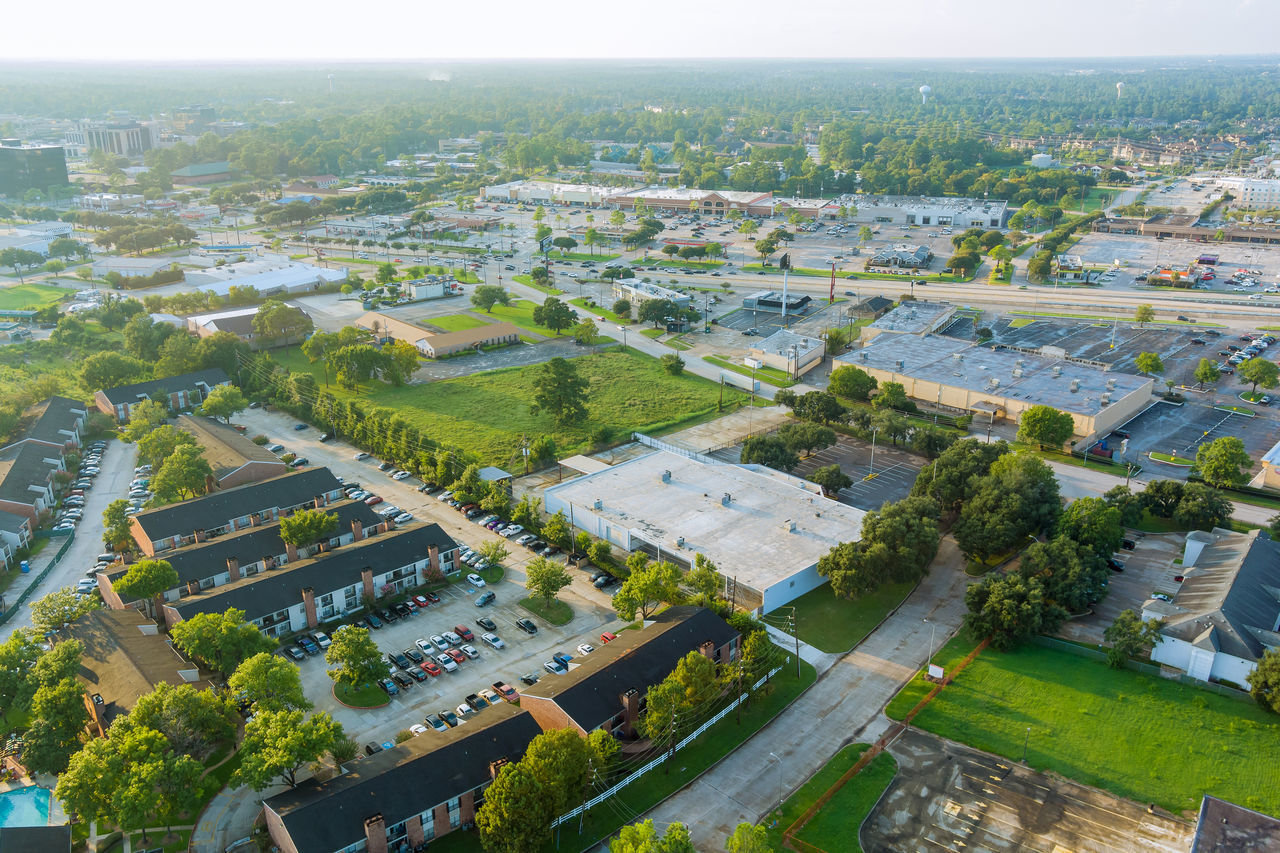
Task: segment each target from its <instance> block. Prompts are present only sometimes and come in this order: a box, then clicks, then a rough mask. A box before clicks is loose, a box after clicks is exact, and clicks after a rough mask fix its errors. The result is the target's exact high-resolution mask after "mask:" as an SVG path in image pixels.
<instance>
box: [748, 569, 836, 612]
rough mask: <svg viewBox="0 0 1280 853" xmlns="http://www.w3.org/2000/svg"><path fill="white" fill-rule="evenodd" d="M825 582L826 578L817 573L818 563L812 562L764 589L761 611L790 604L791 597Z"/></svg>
mask: <svg viewBox="0 0 1280 853" xmlns="http://www.w3.org/2000/svg"><path fill="white" fill-rule="evenodd" d="M826 582H827V579H826V578H825V577H823V576H822V575H820V574H818V564H817V563H814V564H813V565H812V566H810V567H809V568H807V569H802V570H800V571H798V572H796V573H795V574H794V575H792V576H791V577H789V578H787V579H786V580H784V581H779V582H778V583H775V584H774V585H773V586H771V587H769V588H768V589H766V590H765V591H764V604H763V607H762V611H763V612H764V613H768V612H770V611H772V610H776V609H777V608H779V607H782V606H783V605H785V604H790V603H791V601H792V600H793V599H796V598H799V597H800V596H802V595H804V594H805V593H806V592H810V591H811V590H815V589H817V588H818V587H820V586H822V585H823V584H824V583H826Z"/></svg>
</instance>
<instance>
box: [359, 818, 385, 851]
mask: <svg viewBox="0 0 1280 853" xmlns="http://www.w3.org/2000/svg"><path fill="white" fill-rule="evenodd" d="M364 843H365V846H366V847H367V848H368V850H369V853H387V822H386V821H385V820H383V819H382V815H380V814H376V815H374V816H373V817H367V818H365V819H364Z"/></svg>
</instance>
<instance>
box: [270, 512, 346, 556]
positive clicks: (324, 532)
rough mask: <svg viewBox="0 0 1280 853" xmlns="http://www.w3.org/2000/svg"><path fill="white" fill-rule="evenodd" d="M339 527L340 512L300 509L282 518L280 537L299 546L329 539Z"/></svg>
mask: <svg viewBox="0 0 1280 853" xmlns="http://www.w3.org/2000/svg"><path fill="white" fill-rule="evenodd" d="M337 529H338V514H337V513H336V512H325V511H324V510H322V509H300V510H298V511H296V512H294V513H293V514H292V515H287V516H285V517H284V518H282V519H280V538H281V539H282V540H283V541H284V542H285V543H286V544H289V545H293V546H295V547H297V548H305V547H307V546H308V545H313V544H315V543H316V542H319V541H321V540H323V539H328V538H329V537H330V536H331V535H333V533H334V532H335V531H336V530H337Z"/></svg>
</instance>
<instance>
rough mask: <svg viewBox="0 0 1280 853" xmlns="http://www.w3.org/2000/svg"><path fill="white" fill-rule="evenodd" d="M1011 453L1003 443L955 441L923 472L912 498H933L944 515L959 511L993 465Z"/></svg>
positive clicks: (912, 492)
mask: <svg viewBox="0 0 1280 853" xmlns="http://www.w3.org/2000/svg"><path fill="white" fill-rule="evenodd" d="M1008 452H1009V445H1008V444H1006V443H1005V442H1003V441H996V442H992V443H991V444H987V443H986V442H984V441H981V440H980V439H976V438H965V439H961V440H960V441H957V442H955V443H954V444H952V445H951V446H950V447H948V448H947V449H946V450H944V451H943V452H942V455H941V456H939V457H938V458H937V459H935V460H934V461H933V462H931V463H930V464H929V465H926V466H925V467H924V468H923V469H921V471H920V474H919V475H917V477H916V482H915V484H914V485H913V486H912V487H911V494H912V495H931V496H933V497H934V498H935V499H936V500H937V501H938V503H939V504H940V505H941V506H942V509H943V510H944V511H945V512H956V511H958V510H959V509H960V508H961V506H962V505H963V504H964V502H965V501H967V500H968V499H969V497H970V496H971V495H972V494H973V492H974V491H975V489H976V487H977V484H978V483H980V482H981V480H982V478H983V477H985V476H986V475H987V472H988V471H989V470H990V469H991V464H992V463H993V462H995V460H996V459H998V458H1000V457H1001V456H1003V455H1004V454H1006V453H1008Z"/></svg>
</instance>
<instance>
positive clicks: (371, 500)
mask: <svg viewBox="0 0 1280 853" xmlns="http://www.w3.org/2000/svg"><path fill="white" fill-rule="evenodd" d="M364 502H365V503H366V504H367V505H369V506H376V505H377V504H380V503H382V498H380V497H378V496H377V495H374V496H373V497H371V498H365V499H364Z"/></svg>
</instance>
